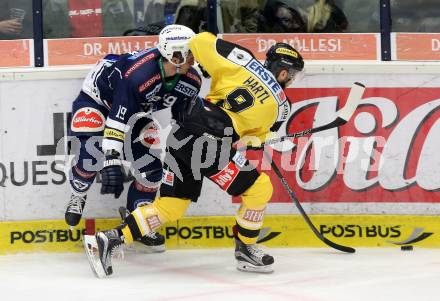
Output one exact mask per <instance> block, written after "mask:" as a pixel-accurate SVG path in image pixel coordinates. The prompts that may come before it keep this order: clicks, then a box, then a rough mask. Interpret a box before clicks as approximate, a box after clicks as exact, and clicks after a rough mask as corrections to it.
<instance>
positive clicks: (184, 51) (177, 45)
mask: <svg viewBox="0 0 440 301" xmlns="http://www.w3.org/2000/svg"><path fill="white" fill-rule="evenodd" d="M193 36H195V33H194V31H192V30H191V28H188V27H186V26H183V25H178V24H173V25H168V26H166V27H164V28H163V29H162V30H161V31H160V33H159V44H157V48H158V49H159V51H160V54H161V55H162V56H163V57H164V58H166V59H167V60H168V61H169V62H170V63H172V64H173V65H175V66H181V65H183V64H185V62H186V58H187V56H188V53H189V47H188V46H189V45H188V43H189V39H191V38H192V37H193ZM176 52H177V53H180V54H181V56H182V62H181V63H180V64H174V63H173V62H172V61H171V59H172V58H173V56H174V55H175V53H176Z"/></svg>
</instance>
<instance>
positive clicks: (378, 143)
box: [249, 84, 440, 203]
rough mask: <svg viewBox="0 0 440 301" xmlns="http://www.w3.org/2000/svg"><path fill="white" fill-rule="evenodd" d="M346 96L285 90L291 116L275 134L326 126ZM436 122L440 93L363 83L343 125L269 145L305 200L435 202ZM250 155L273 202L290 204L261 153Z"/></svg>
mask: <svg viewBox="0 0 440 301" xmlns="http://www.w3.org/2000/svg"><path fill="white" fill-rule="evenodd" d="M348 93H349V88H348V87H335V88H319V87H317V88H315V87H310V88H293V89H289V90H288V92H287V95H288V97H289V99H290V101H291V102H292V111H291V114H290V117H289V119H288V121H287V123H286V124H285V126H283V127H282V128H281V129H280V131H279V134H280V135H281V136H283V135H285V134H286V133H287V134H290V133H295V132H299V131H302V130H305V129H308V128H312V127H317V126H320V125H323V124H326V123H328V122H331V121H332V120H333V119H334V118H335V117H336V112H337V110H338V109H340V108H341V107H342V106H343V105H344V103H345V100H346V99H347V96H348ZM439 120H440V88H437V87H419V88H414V87H404V85H396V86H392V87H379V86H378V85H377V84H376V85H373V86H368V85H367V89H366V92H365V94H364V96H363V99H362V101H361V105H360V107H359V108H358V109H357V111H356V112H355V114H354V116H353V117H352V118H351V120H350V121H349V122H348V123H347V124H346V125H343V126H341V127H339V128H333V129H329V130H326V131H322V132H318V133H315V134H313V135H312V136H308V137H301V138H297V139H295V140H290V141H286V142H284V143H281V144H276V145H274V147H273V154H274V155H273V157H274V162H275V163H276V164H277V165H278V167H279V168H280V169H281V171H282V173H283V175H284V177H285V178H286V179H287V181H288V183H289V184H290V185H291V187H293V188H294V190H295V191H296V193H297V197H298V198H299V199H300V200H301V201H302V202H329V203H344V202H352V203H362V202H370V203H371V202H373V203H376V202H379V203H405V202H414V203H420V202H422V203H423V202H425V203H440V192H439V189H440V157H439V156H438V146H439V145H440V138H439V137H440V121H439ZM271 150H272V149H268V151H271ZM249 157H251V158H252V159H255V162H256V164H259V165H260V168H261V169H262V170H264V171H265V172H267V173H268V174H269V175H270V176H271V178H272V183H273V184H274V193H273V196H272V202H290V200H289V196H288V194H287V193H286V191H285V189H284V188H283V186H282V185H281V183H280V180H279V179H278V178H277V177H276V175H275V174H274V173H273V172H272V171H271V170H270V169H271V168H270V164H269V163H267V162H266V160H261V152H252V153H251V154H249Z"/></svg>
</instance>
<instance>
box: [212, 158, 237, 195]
mask: <svg viewBox="0 0 440 301" xmlns="http://www.w3.org/2000/svg"><path fill="white" fill-rule="evenodd" d="M239 171H240V170H239V169H238V167H237V165H235V164H234V162H229V164H228V165H226V167H225V168H223V169H222V170H221V171H220V172H218V173H216V174H215V175H213V176H210V177H209V178H210V179H211V180H212V181H213V182H214V183H216V184H217V185H218V186H220V188H221V189H223V190H227V189H228V188H229V186H231V184H232V182H233V181H234V180H235V178H236V177H237V175H238V172H239Z"/></svg>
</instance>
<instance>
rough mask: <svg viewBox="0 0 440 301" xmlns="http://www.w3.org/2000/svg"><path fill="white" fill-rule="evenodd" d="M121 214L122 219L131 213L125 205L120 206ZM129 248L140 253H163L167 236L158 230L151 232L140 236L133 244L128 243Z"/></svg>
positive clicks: (127, 247)
mask: <svg viewBox="0 0 440 301" xmlns="http://www.w3.org/2000/svg"><path fill="white" fill-rule="evenodd" d="M119 214H120V216H121V218H122V221H124V220H125V218H126V217H127V216H128V215H129V214H130V213H129V212H128V210H127V208H125V207H119ZM126 249H127V250H131V251H135V252H139V253H161V252H165V237H164V236H163V235H161V234H159V233H157V232H151V233H149V234H147V235H145V236H143V237H141V238H138V239H136V240H135V241H134V243H132V244H131V245H126Z"/></svg>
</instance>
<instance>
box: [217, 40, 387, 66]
mask: <svg viewBox="0 0 440 301" xmlns="http://www.w3.org/2000/svg"><path fill="white" fill-rule="evenodd" d="M222 37H223V38H224V39H225V40H227V41H231V42H234V43H237V44H240V45H241V46H243V47H246V48H248V49H250V50H251V51H252V52H253V53H254V55H255V56H256V57H257V58H258V59H259V60H264V59H265V53H266V51H267V50H269V48H270V46H272V45H273V44H275V43H277V42H285V43H288V44H290V45H292V46H293V47H294V48H295V49H297V50H298V51H299V52H300V53H301V54H302V55H303V56H304V58H305V59H307V60H378V59H379V58H380V54H379V52H378V47H377V45H378V42H377V41H378V34H358V33H355V34H347V33H344V34H342V33H340V34H336V33H322V34H296V33H295V34H293V33H285V34H225V35H222Z"/></svg>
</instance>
